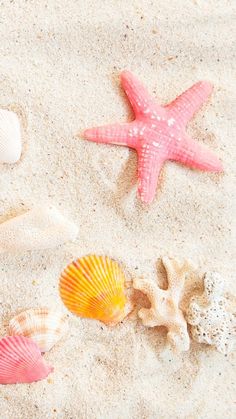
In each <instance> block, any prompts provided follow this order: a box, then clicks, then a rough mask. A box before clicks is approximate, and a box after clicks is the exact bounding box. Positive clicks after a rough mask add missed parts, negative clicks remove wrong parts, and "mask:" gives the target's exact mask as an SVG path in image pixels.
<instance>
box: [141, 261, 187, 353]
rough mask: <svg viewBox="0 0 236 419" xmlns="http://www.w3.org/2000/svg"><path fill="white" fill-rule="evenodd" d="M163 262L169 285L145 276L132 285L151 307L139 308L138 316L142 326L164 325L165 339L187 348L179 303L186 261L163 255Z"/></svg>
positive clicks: (178, 347)
mask: <svg viewBox="0 0 236 419" xmlns="http://www.w3.org/2000/svg"><path fill="white" fill-rule="evenodd" d="M162 263H163V265H164V267H165V270H166V272H167V279H168V288H167V289H166V290H163V289H161V288H159V286H158V285H157V284H154V283H152V282H150V281H148V280H145V279H138V278H136V279H134V288H135V289H138V290H140V291H142V292H143V293H144V294H146V295H147V297H148V299H149V300H150V303H151V308H150V309H147V308H142V309H141V310H139V313H138V314H139V317H140V318H141V319H142V322H143V324H144V326H147V327H154V326H165V327H166V328H167V330H168V333H167V340H168V341H169V343H170V344H171V345H172V346H173V347H174V348H175V349H176V350H178V351H187V350H188V349H189V335H188V331H187V323H186V321H185V318H184V316H183V313H182V311H181V309H180V307H179V304H180V299H181V294H182V290H183V287H184V282H185V276H186V273H187V272H188V264H187V263H186V262H185V263H183V264H180V263H179V262H177V261H176V260H174V259H170V258H168V257H165V258H163V259H162Z"/></svg>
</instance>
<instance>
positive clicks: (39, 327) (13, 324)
mask: <svg viewBox="0 0 236 419" xmlns="http://www.w3.org/2000/svg"><path fill="white" fill-rule="evenodd" d="M66 328H67V324H66V317H65V316H64V315H63V314H61V313H60V312H58V311H55V310H50V309H48V308H46V307H44V308H33V309H30V310H26V311H23V312H22V313H20V314H18V315H17V316H15V317H14V318H13V319H12V320H11V321H10V323H9V334H10V335H23V336H25V337H28V338H30V339H33V341H34V342H36V343H37V345H38V347H39V349H40V350H41V352H47V351H50V349H51V348H52V347H53V346H54V345H55V344H56V343H57V342H58V341H59V340H60V339H61V338H62V336H63V335H64V333H65V331H66Z"/></svg>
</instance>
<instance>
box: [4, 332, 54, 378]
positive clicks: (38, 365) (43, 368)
mask: <svg viewBox="0 0 236 419" xmlns="http://www.w3.org/2000/svg"><path fill="white" fill-rule="evenodd" d="M52 371H53V368H52V367H50V366H49V365H47V364H46V362H45V361H44V359H43V358H42V355H41V352H40V349H39V347H38V346H37V344H36V343H35V342H34V341H33V340H31V339H28V338H26V337H24V336H7V337H5V338H3V339H1V340H0V384H17V383H32V382H34V381H39V380H42V379H44V378H46V377H47V376H48V374H50V372H52Z"/></svg>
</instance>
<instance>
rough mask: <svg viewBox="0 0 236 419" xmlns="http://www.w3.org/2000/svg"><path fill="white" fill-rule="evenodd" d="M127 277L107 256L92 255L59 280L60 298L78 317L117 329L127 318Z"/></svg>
mask: <svg viewBox="0 0 236 419" xmlns="http://www.w3.org/2000/svg"><path fill="white" fill-rule="evenodd" d="M124 285H125V276H124V273H123V271H122V270H121V268H120V266H119V264H118V263H117V262H115V261H114V260H112V259H110V258H109V257H107V256H97V255H89V256H85V257H82V258H80V259H77V260H76V261H74V262H72V263H71V264H70V265H68V266H67V268H66V269H65V270H64V272H63V273H62V274H61V278H60V285H59V289H60V295H61V298H62V301H63V302H64V304H65V305H66V307H67V308H68V309H69V310H70V311H71V312H72V313H74V314H76V315H77V316H81V317H88V318H91V319H96V320H100V321H102V322H103V323H105V324H110V325H112V324H113V325H115V324H117V323H118V322H120V321H121V320H122V319H124V317H126V315H127V314H128V312H127V306H126V301H127V300H126V296H125V293H124Z"/></svg>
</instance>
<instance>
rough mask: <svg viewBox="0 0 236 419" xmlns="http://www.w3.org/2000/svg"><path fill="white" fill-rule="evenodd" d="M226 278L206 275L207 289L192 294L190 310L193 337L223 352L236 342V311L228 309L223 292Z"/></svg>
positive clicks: (188, 316)
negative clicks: (231, 311)
mask: <svg viewBox="0 0 236 419" xmlns="http://www.w3.org/2000/svg"><path fill="white" fill-rule="evenodd" d="M224 282H225V281H224V279H223V278H222V277H221V276H220V275H219V274H218V273H217V272H208V273H206V274H205V276H204V292H203V294H202V295H200V296H195V297H192V299H191V301H190V304H189V308H188V310H187V322H188V323H189V324H190V325H191V334H192V338H193V339H194V340H195V341H197V342H199V343H205V344H208V345H212V346H214V347H215V348H216V349H217V351H219V352H221V353H223V354H224V355H226V354H228V353H230V352H231V351H232V350H233V348H234V344H235V342H236V313H230V312H229V311H228V310H227V299H226V298H225V297H224V295H223V289H224Z"/></svg>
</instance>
